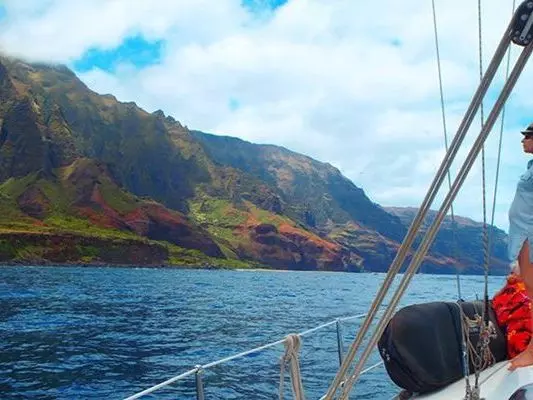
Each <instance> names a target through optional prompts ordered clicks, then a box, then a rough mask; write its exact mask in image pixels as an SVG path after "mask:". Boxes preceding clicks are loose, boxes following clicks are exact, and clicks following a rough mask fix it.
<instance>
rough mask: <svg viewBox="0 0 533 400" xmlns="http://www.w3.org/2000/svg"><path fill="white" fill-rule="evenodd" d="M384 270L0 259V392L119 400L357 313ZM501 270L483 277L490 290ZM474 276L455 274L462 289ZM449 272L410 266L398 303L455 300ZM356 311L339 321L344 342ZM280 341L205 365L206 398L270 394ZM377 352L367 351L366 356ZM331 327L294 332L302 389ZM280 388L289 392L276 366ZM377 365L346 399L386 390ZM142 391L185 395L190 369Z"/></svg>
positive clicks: (188, 395) (329, 365) (332, 342)
mask: <svg viewBox="0 0 533 400" xmlns="http://www.w3.org/2000/svg"><path fill="white" fill-rule="evenodd" d="M384 277H385V275H384V274H371V273H368V274H349V273H328V272H274V271H273V272H271V271H227V270H222V271H211V270H191V269H152V268H92V267H91V268H81V267H19V266H17V267H2V268H0V398H1V399H3V400H4V399H123V398H126V397H128V396H131V395H133V394H135V393H137V392H140V391H142V390H144V389H146V388H148V387H151V386H153V385H155V384H158V383H160V382H162V381H165V380H167V379H169V378H172V377H174V376H177V375H180V374H182V373H183V372H186V371H187V370H189V369H191V368H193V367H194V366H195V365H198V364H206V363H209V362H212V361H215V360H218V359H221V358H225V357H228V356H230V355H233V354H236V353H240V352H242V351H245V350H248V349H251V348H254V347H257V346H262V345H264V344H267V343H270V342H275V341H277V340H279V339H282V338H283V337H285V336H286V335H287V334H288V333H296V332H302V331H305V330H307V329H310V328H313V327H315V326H318V325H320V324H323V323H326V322H329V321H332V320H334V319H336V318H339V317H345V316H351V315H357V314H361V313H365V312H366V311H367V309H368V307H369V305H370V304H371V302H372V299H373V297H374V295H375V294H376V292H377V290H378V288H379V286H380V285H381V284H382V282H383V279H384ZM503 282H504V277H490V278H489V291H490V293H491V294H493V293H494V292H495V291H496V290H498V289H499V288H500V287H501V286H502V285H503ZM483 287H484V285H483V277H479V276H463V277H461V290H462V294H463V297H464V298H465V299H468V300H470V299H474V298H475V297H476V295H477V296H479V297H480V298H481V297H482V295H483ZM456 299H457V284H456V277H455V276H447V275H441V276H437V275H417V276H416V277H415V278H414V280H413V282H412V284H411V286H410V288H409V290H408V292H407V293H406V295H405V296H404V298H403V300H402V305H406V304H411V303H420V302H426V301H436V300H443V301H447V300H451V301H453V300H456ZM359 323H360V321H350V322H344V323H343V324H342V330H343V333H344V335H343V336H344V347H345V349H347V348H348V347H349V345H350V343H351V341H352V340H353V338H354V336H355V333H356V331H357V327H358V324H359ZM282 354H283V346H282V345H280V346H276V347H274V348H272V349H269V350H266V351H264V352H261V353H258V354H252V355H250V356H247V357H244V358H241V359H238V360H234V361H231V362H228V363H225V364H222V365H219V366H216V367H213V368H210V369H208V370H206V371H205V372H204V374H203V376H202V378H203V383H204V387H205V389H204V390H205V398H206V399H277V398H278V389H279V379H280V362H279V361H280V357H281V356H282ZM378 361H380V359H379V355H377V354H374V355H373V356H372V357H371V359H370V360H369V362H368V364H367V365H373V364H375V363H376V362H378ZM338 363H339V361H338V355H337V336H336V330H335V326H331V327H328V328H324V329H322V330H319V331H317V332H315V333H313V334H312V335H308V336H304V338H303V342H302V348H301V352H300V364H301V372H302V377H303V384H304V388H305V394H306V397H307V398H308V399H318V398H320V396H322V395H323V394H324V393H325V391H326V390H327V388H328V385H329V383H330V382H331V380H332V379H333V377H334V375H335V372H336V371H337V369H338V366H339V364H338ZM285 376H286V377H287V380H286V383H285V388H286V389H287V392H286V396H285V398H292V397H291V395H290V394H289V388H290V383H289V381H288V373H286V374H285ZM397 392H398V389H397V388H396V387H395V386H394V384H393V383H392V382H391V381H390V380H389V378H388V376H387V374H386V371H385V369H384V368H382V367H380V368H376V369H374V370H372V371H371V372H369V373H368V374H365V375H364V376H363V377H362V378H361V379H360V381H359V382H358V384H357V385H356V387H355V388H354V390H353V392H352V393H353V395H352V396H351V397H350V399H352V400H354V399H390V398H391V397H392V396H393V395H394V394H395V393H397ZM144 398H146V399H195V398H196V386H195V380H194V377H189V378H186V379H185V380H183V381H179V382H176V383H174V384H173V385H172V386H171V387H170V388H167V389H164V390H160V391H157V392H155V393H154V394H153V395H149V396H146V397H144Z"/></svg>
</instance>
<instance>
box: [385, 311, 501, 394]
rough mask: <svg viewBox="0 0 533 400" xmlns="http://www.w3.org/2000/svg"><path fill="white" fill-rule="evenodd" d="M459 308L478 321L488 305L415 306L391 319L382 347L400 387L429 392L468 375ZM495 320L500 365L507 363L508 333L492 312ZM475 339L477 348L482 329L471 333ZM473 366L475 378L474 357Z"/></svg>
mask: <svg viewBox="0 0 533 400" xmlns="http://www.w3.org/2000/svg"><path fill="white" fill-rule="evenodd" d="M459 306H461V307H462V308H463V310H464V313H465V314H466V316H468V317H469V318H471V319H473V318H474V317H475V315H476V314H477V315H482V312H483V307H484V304H483V302H481V301H476V302H457V303H454V302H433V303H424V304H414V305H411V306H407V307H405V308H402V309H401V310H399V311H398V312H397V313H396V314H395V315H394V316H393V317H392V318H391V320H390V321H389V323H388V325H387V327H386V328H385V331H384V332H383V335H382V336H381V338H380V340H379V342H378V348H379V352H380V355H381V358H382V359H383V361H384V364H385V368H386V369H387V372H388V374H389V376H390V378H391V379H392V380H393V382H394V383H396V384H397V385H398V386H399V387H401V388H403V389H405V390H407V391H409V392H412V393H427V392H431V391H434V390H436V389H440V388H442V387H444V386H446V385H448V384H450V383H452V382H455V381H457V380H458V379H461V378H462V377H463V376H464V373H463V356H462V354H463V353H462V351H463V350H462V339H461V319H460V318H461V313H460V310H459ZM489 319H490V321H491V322H492V324H493V325H494V327H495V335H492V337H491V340H490V345H489V347H490V350H491V352H492V354H493V355H494V358H495V361H496V362H498V361H502V360H505V358H506V342H505V335H504V332H502V330H501V329H500V328H499V327H498V324H497V323H496V317H495V315H494V313H493V311H492V309H489ZM469 338H470V342H471V343H472V344H473V345H474V346H475V348H477V343H478V341H479V330H478V329H476V328H474V329H470V332H469ZM469 364H470V365H469V371H470V373H471V374H472V373H474V371H475V370H474V366H473V365H472V360H471V359H470V360H469Z"/></svg>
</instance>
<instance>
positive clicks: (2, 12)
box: [0, 1, 6, 21]
mask: <svg viewBox="0 0 533 400" xmlns="http://www.w3.org/2000/svg"><path fill="white" fill-rule="evenodd" d="M5 17H6V7H5V6H4V5H3V4H2V2H1V1H0V21H2V20H3V19H4V18H5Z"/></svg>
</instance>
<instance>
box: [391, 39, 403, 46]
mask: <svg viewBox="0 0 533 400" xmlns="http://www.w3.org/2000/svg"><path fill="white" fill-rule="evenodd" d="M390 44H391V45H392V46H394V47H401V45H402V41H401V40H400V39H398V38H395V39H392V40H391V41H390Z"/></svg>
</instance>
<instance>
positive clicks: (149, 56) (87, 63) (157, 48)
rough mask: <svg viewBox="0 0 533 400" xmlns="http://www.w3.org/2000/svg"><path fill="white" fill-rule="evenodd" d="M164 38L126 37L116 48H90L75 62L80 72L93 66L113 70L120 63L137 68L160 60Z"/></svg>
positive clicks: (74, 65)
mask: <svg viewBox="0 0 533 400" xmlns="http://www.w3.org/2000/svg"><path fill="white" fill-rule="evenodd" d="M163 45H164V41H163V40H157V41H151V42H150V41H147V40H146V39H144V38H143V37H142V36H133V37H130V38H127V39H125V40H124V41H123V42H122V44H121V45H120V46H118V47H116V48H114V49H110V50H103V49H99V48H92V49H89V50H87V51H86V52H85V54H83V56H82V57H81V58H80V59H79V60H76V61H75V62H74V63H73V67H74V69H75V70H76V71H78V72H86V71H89V70H91V69H93V68H99V69H102V70H104V71H108V72H112V71H114V70H115V68H116V66H117V65H118V64H122V63H129V64H133V65H134V66H136V67H137V68H144V67H146V66H149V65H153V64H156V63H158V62H159V60H160V59H161V53H162V51H163Z"/></svg>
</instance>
